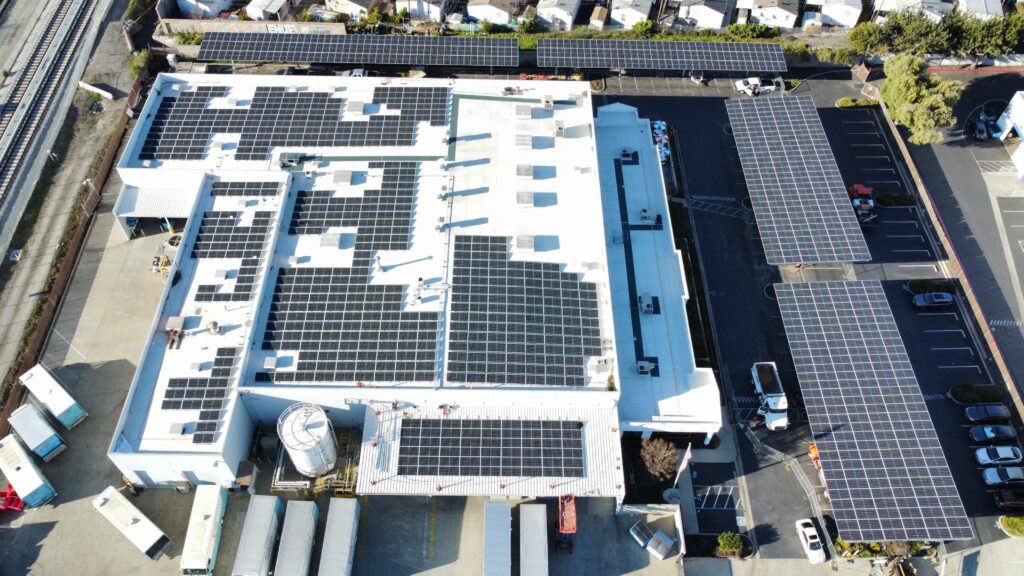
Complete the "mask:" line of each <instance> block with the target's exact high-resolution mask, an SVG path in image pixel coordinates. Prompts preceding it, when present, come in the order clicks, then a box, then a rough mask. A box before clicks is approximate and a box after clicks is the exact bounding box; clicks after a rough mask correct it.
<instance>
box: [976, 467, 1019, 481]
mask: <svg viewBox="0 0 1024 576" xmlns="http://www.w3.org/2000/svg"><path fill="white" fill-rule="evenodd" d="M981 476H982V478H984V479H985V484H988V485H989V486H1003V485H1005V484H1020V483H1021V482H1024V468H1018V467H1016V466H1013V467H1010V468H1003V467H1001V466H1000V467H999V468H985V470H984V471H983V472H982V473H981Z"/></svg>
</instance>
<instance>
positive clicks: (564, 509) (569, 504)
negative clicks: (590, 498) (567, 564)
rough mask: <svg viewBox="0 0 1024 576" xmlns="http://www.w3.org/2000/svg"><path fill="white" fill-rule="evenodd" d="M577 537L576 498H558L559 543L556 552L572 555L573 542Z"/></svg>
mask: <svg viewBox="0 0 1024 576" xmlns="http://www.w3.org/2000/svg"><path fill="white" fill-rule="evenodd" d="M575 535H576V497H575V496H572V495H565V496H559V497H558V541H557V542H555V552H556V553H557V552H562V551H566V552H568V553H569V554H572V541H573V537H574V536H575Z"/></svg>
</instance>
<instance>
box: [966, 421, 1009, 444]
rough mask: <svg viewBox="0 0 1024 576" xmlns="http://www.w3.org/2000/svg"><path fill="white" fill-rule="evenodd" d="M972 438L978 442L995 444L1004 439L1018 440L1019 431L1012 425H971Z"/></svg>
mask: <svg viewBox="0 0 1024 576" xmlns="http://www.w3.org/2000/svg"><path fill="white" fill-rule="evenodd" d="M970 434H971V440H973V441H974V442H977V443H978V444H994V443H996V442H1002V441H1004V440H1016V439H1017V431H1016V430H1014V429H1013V427H1011V426H1000V425H997V424H990V425H988V426H971V432H970Z"/></svg>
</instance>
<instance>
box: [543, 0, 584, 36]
mask: <svg viewBox="0 0 1024 576" xmlns="http://www.w3.org/2000/svg"><path fill="white" fill-rule="evenodd" d="M579 11H580V0H540V2H539V3H538V4H537V19H538V20H540V21H541V22H543V23H544V24H547V26H548V28H550V29H552V30H568V29H570V28H572V23H573V21H574V20H576V14H577V13H578V12H579Z"/></svg>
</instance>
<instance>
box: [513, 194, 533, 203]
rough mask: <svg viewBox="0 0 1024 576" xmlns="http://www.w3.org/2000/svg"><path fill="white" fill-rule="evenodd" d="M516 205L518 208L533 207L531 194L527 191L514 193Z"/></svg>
mask: <svg viewBox="0 0 1024 576" xmlns="http://www.w3.org/2000/svg"><path fill="white" fill-rule="evenodd" d="M516 204H519V205H520V206H533V192H530V191H529V190H520V191H519V192H516Z"/></svg>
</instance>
